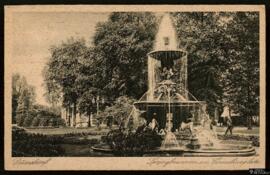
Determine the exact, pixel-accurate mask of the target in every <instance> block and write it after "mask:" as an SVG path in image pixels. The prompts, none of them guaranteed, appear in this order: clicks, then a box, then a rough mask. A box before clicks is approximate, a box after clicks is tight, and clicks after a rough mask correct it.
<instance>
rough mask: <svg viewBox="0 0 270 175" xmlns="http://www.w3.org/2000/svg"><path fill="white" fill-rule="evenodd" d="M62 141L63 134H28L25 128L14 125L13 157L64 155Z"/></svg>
mask: <svg viewBox="0 0 270 175" xmlns="http://www.w3.org/2000/svg"><path fill="white" fill-rule="evenodd" d="M62 142H63V137H62V136H47V135H42V134H28V133H26V132H25V130H24V129H21V128H18V127H12V156H13V157H32V156H39V157H50V156H64V150H63V148H62V147H61V146H60V143H62Z"/></svg>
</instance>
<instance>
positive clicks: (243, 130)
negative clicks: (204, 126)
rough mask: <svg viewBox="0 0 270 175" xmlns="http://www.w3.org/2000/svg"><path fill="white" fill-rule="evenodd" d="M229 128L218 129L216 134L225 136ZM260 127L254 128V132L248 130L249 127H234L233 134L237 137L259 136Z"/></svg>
mask: <svg viewBox="0 0 270 175" xmlns="http://www.w3.org/2000/svg"><path fill="white" fill-rule="evenodd" d="M226 129H227V127H226V126H224V127H216V132H217V133H219V134H224V133H225V131H226ZM259 133H260V130H259V127H253V128H252V130H248V129H247V127H234V128H233V134H237V135H259Z"/></svg>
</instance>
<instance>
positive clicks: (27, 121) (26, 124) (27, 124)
mask: <svg viewBox="0 0 270 175" xmlns="http://www.w3.org/2000/svg"><path fill="white" fill-rule="evenodd" d="M33 118H34V117H33V116H31V115H29V116H27V117H25V118H24V122H23V126H24V127H30V126H31V124H32V122H33Z"/></svg>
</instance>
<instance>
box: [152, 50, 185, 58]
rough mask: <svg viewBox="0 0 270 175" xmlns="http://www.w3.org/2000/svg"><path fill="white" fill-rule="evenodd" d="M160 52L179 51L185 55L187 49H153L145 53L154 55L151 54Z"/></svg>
mask: <svg viewBox="0 0 270 175" xmlns="http://www.w3.org/2000/svg"><path fill="white" fill-rule="evenodd" d="M162 52H175V53H177V52H179V53H184V54H185V55H187V51H186V50H184V49H160V50H153V51H151V52H149V53H147V56H151V57H154V56H153V54H155V53H162ZM183 56H184V55H182V56H181V57H183Z"/></svg>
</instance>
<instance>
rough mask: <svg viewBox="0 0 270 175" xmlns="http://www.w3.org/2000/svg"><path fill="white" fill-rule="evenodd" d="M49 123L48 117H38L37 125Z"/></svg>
mask: <svg viewBox="0 0 270 175" xmlns="http://www.w3.org/2000/svg"><path fill="white" fill-rule="evenodd" d="M48 124H49V119H48V118H47V117H42V118H40V121H39V126H43V127H44V126H48Z"/></svg>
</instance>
